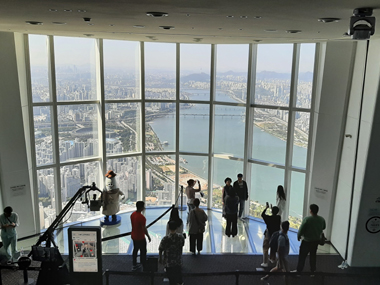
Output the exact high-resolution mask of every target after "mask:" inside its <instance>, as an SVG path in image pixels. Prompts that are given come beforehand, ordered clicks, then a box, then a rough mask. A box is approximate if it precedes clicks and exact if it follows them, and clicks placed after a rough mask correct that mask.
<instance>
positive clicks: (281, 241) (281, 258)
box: [261, 221, 290, 284]
mask: <svg viewBox="0 0 380 285" xmlns="http://www.w3.org/2000/svg"><path fill="white" fill-rule="evenodd" d="M288 230H289V222H288V221H285V222H282V223H281V230H280V231H278V232H276V233H274V234H273V235H272V238H271V244H273V246H275V244H276V246H277V248H276V251H277V257H278V260H277V265H276V267H274V268H272V269H271V271H270V272H277V271H282V272H288V271H289V266H288V264H289V263H288V259H287V257H288V255H289V248H290V247H289V238H288ZM271 251H272V249H271ZM268 278H269V275H266V276H264V277H263V278H261V280H266V279H268ZM287 281H288V280H287V277H286V276H285V284H287Z"/></svg>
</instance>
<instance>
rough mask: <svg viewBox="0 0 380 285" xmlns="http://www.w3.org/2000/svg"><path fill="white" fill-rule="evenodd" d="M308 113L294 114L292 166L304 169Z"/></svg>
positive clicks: (307, 136)
mask: <svg viewBox="0 0 380 285" xmlns="http://www.w3.org/2000/svg"><path fill="white" fill-rule="evenodd" d="M309 124H310V113H306V112H296V113H295V128H294V145H293V162H292V164H293V166H295V167H301V168H306V160H307V147H308V142H309Z"/></svg>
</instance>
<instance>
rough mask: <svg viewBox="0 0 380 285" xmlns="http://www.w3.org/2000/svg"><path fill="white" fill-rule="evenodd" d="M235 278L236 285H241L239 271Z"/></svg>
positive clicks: (236, 272)
mask: <svg viewBox="0 0 380 285" xmlns="http://www.w3.org/2000/svg"><path fill="white" fill-rule="evenodd" d="M235 277H236V285H239V277H240V273H239V270H236V271H235Z"/></svg>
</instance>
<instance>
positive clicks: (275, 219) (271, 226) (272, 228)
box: [261, 202, 281, 267]
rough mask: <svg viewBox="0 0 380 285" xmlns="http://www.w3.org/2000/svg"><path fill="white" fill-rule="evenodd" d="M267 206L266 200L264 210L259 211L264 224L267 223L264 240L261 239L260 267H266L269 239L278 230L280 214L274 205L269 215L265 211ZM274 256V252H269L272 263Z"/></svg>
mask: <svg viewBox="0 0 380 285" xmlns="http://www.w3.org/2000/svg"><path fill="white" fill-rule="evenodd" d="M268 208H269V203H268V202H267V204H266V207H265V209H264V211H263V212H262V213H261V217H262V218H263V220H264V222H265V224H266V225H267V229H266V230H265V232H264V241H263V263H261V266H262V267H268V251H269V247H270V246H269V241H270V238H271V236H272V234H273V233H274V232H276V231H279V230H280V224H281V216H279V215H277V214H278V211H279V209H278V207H276V206H274V207H273V208H272V215H271V216H269V215H267V214H266V211H267V210H268ZM275 258H276V255H275V252H273V253H272V251H271V254H270V259H269V260H270V261H271V262H272V263H273V262H274V259H275Z"/></svg>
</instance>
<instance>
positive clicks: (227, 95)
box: [215, 45, 249, 103]
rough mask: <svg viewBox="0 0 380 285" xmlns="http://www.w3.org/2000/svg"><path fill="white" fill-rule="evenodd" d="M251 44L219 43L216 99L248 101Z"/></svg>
mask: <svg viewBox="0 0 380 285" xmlns="http://www.w3.org/2000/svg"><path fill="white" fill-rule="evenodd" d="M248 50H249V45H218V46H217V62H216V96H215V101H225V102H235V103H236V102H239V103H245V102H246V101H247V73H248Z"/></svg>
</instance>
